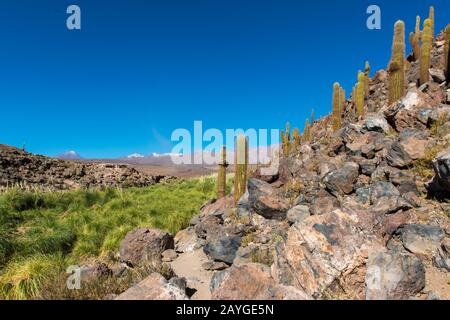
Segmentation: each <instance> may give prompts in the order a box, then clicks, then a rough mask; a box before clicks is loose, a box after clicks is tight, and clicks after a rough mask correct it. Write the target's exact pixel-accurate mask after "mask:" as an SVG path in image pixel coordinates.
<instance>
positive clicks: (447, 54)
mask: <svg viewBox="0 0 450 320" xmlns="http://www.w3.org/2000/svg"><path fill="white" fill-rule="evenodd" d="M444 59H445V78H446V79H447V83H450V24H449V25H447V28H445V45H444Z"/></svg>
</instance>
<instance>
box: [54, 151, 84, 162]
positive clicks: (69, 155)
mask: <svg viewBox="0 0 450 320" xmlns="http://www.w3.org/2000/svg"><path fill="white" fill-rule="evenodd" d="M56 158H58V159H64V160H78V159H83V158H82V157H81V156H80V155H79V154H78V153H77V152H76V151H73V150H70V151H66V152H64V153H61V154H60V155H58V156H56Z"/></svg>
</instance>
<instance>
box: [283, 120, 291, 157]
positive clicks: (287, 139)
mask: <svg viewBox="0 0 450 320" xmlns="http://www.w3.org/2000/svg"><path fill="white" fill-rule="evenodd" d="M281 146H282V150H283V155H284V156H285V157H288V156H289V153H290V148H291V126H290V124H289V122H288V123H286V131H281Z"/></svg>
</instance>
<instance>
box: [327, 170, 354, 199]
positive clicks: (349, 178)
mask: <svg viewBox="0 0 450 320" xmlns="http://www.w3.org/2000/svg"><path fill="white" fill-rule="evenodd" d="M358 175H359V165H358V164H357V163H355V162H347V163H345V164H344V166H343V167H342V168H340V169H338V170H336V171H332V172H330V173H329V174H327V175H326V176H325V178H324V179H323V180H324V181H323V182H324V184H325V186H326V188H327V190H328V191H329V192H330V193H332V194H333V195H335V196H337V195H341V196H342V195H346V194H351V193H352V192H353V189H354V187H353V185H354V183H355V182H356V179H357V178H358Z"/></svg>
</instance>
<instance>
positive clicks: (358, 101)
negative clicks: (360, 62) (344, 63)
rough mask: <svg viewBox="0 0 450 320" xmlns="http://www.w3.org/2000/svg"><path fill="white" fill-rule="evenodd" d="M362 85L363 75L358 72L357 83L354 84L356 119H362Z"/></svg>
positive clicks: (363, 81)
mask: <svg viewBox="0 0 450 320" xmlns="http://www.w3.org/2000/svg"><path fill="white" fill-rule="evenodd" d="M364 83H365V76H364V73H363V72H361V71H359V72H358V83H357V84H356V114H357V115H358V117H362V116H363V115H364Z"/></svg>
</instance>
